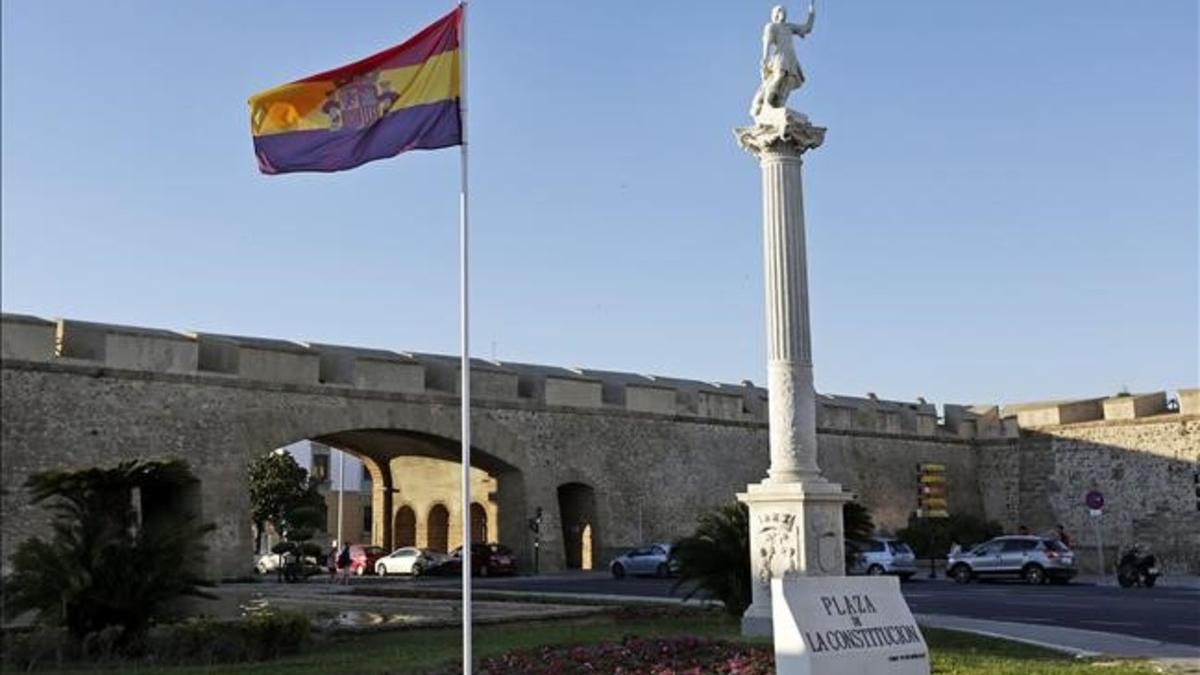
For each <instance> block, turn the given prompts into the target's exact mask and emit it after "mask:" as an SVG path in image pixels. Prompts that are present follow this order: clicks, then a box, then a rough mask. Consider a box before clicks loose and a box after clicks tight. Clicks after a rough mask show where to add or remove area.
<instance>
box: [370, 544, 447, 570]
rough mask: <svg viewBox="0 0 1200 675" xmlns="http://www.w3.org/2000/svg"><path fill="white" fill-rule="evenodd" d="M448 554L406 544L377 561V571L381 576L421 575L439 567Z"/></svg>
mask: <svg viewBox="0 0 1200 675" xmlns="http://www.w3.org/2000/svg"><path fill="white" fill-rule="evenodd" d="M446 558H447V556H446V554H444V553H438V552H436V551H430V550H428V549H422V548H417V547H416V546H405V547H403V548H398V549H396V550H395V551H392V552H391V553H389V554H387V555H385V556H383V557H382V558H380V559H379V560H378V561H376V562H375V573H376V574H378V575H379V576H381V577H382V576H387V575H389V574H411V575H413V576H414V577H419V576H421V575H422V574H425V573H426V572H429V571H431V570H435V569H437V568H438V567H439V566H440V565H442V564H443V563H445V562H446Z"/></svg>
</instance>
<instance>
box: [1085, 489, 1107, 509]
mask: <svg viewBox="0 0 1200 675" xmlns="http://www.w3.org/2000/svg"><path fill="white" fill-rule="evenodd" d="M1083 501H1084V503H1085V504H1087V507H1088V508H1089V509H1091V510H1093V511H1099V510H1100V509H1102V508H1104V495H1102V494H1100V491H1099V490H1092V491H1090V492H1088V493H1087V496H1085V497H1084V498H1083Z"/></svg>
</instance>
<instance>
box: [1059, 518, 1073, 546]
mask: <svg viewBox="0 0 1200 675" xmlns="http://www.w3.org/2000/svg"><path fill="white" fill-rule="evenodd" d="M1055 529H1056V530H1058V540H1059V541H1061V542H1062V545H1063V546H1066V547H1067V548H1071V535H1069V534H1067V529H1066V528H1065V527H1063V526H1062V523H1059V524H1058V525H1057V526H1056V527H1055Z"/></svg>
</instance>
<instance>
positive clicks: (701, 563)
mask: <svg viewBox="0 0 1200 675" xmlns="http://www.w3.org/2000/svg"><path fill="white" fill-rule="evenodd" d="M671 554H672V555H674V556H675V558H676V560H678V561H679V581H677V582H675V588H679V587H681V586H684V585H687V584H691V589H690V590H689V591H688V593H687V595H686V596H684V599H688V598H691V597H692V596H694V595H695V594H696V593H697V592H699V591H700V590H705V591H707V592H708V593H709V594H710V595H711V596H712V597H714V598H716V599H717V600H720V601H721V602H723V603H725V611H726V612H727V613H728V614H730V615H731V616H735V617H738V616H741V615H742V613H743V612H745V611H746V608H747V607H749V606H750V582H751V579H750V522H749V514H748V512H747V510H746V505H745V504H741V503H734V504H727V505H725V506H722V507H720V508H718V509H716V510H714V511H710V512H708V513H705V514H703V515H701V516H700V520H699V523H698V524H697V526H696V532H695V534H693V535H692V536H690V537H684V538H683V539H680V540H679V541H677V542H675V545H674V546H673V547H672V548H671Z"/></svg>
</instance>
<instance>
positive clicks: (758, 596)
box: [738, 479, 848, 635]
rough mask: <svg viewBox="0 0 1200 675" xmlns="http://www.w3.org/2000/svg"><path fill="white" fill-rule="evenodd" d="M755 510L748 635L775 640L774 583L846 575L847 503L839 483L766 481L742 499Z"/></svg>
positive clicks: (744, 619)
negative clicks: (790, 576)
mask: <svg viewBox="0 0 1200 675" xmlns="http://www.w3.org/2000/svg"><path fill="white" fill-rule="evenodd" d="M738 500H739V501H741V502H742V503H743V504H745V505H746V506H747V507H749V509H750V573H751V576H752V577H753V581H752V586H751V593H752V595H751V600H752V602H751V604H750V608H749V609H747V610H746V613H745V614H743V615H742V634H743V635H771V616H772V610H771V579H774V578H777V577H782V576H783V575H784V574H787V573H793V574H797V573H798V574H804V575H808V576H841V575H843V574H845V552H844V550H843V544H842V541H843V534H842V504H844V503H845V502H846V501H848V496H847V495H846V493H844V492H842V486H840V485H838V484H837V483H830V482H827V481H822V482H816V481H813V482H805V483H779V482H772V481H771V479H767V480H765V481H763V482H761V483H756V484H754V485H751V486H749V487H748V488H747V490H746V492H743V493H740V494H738Z"/></svg>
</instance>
